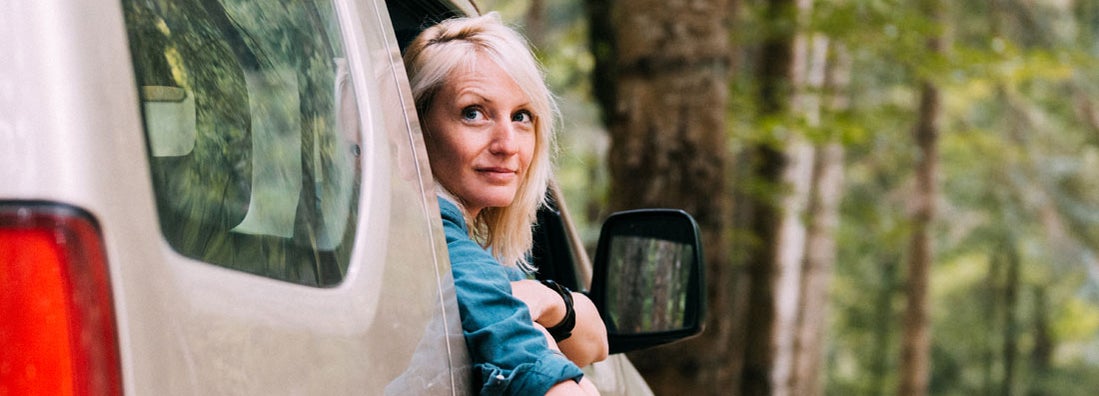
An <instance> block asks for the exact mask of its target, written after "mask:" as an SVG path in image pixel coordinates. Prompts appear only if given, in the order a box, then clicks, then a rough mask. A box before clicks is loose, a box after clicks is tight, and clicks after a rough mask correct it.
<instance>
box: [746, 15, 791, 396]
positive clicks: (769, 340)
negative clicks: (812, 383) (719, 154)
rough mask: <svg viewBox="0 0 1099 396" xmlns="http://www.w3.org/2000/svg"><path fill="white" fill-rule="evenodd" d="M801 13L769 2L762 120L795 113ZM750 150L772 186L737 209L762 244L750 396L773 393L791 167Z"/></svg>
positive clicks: (763, 181) (752, 312)
mask: <svg viewBox="0 0 1099 396" xmlns="http://www.w3.org/2000/svg"><path fill="white" fill-rule="evenodd" d="M796 10H797V8H796V4H795V2H794V0H768V2H767V4H766V16H765V20H766V23H767V25H769V26H775V27H776V30H775V31H773V32H771V34H770V35H768V36H767V37H766V38H765V40H764V44H763V47H762V53H761V54H760V62H761V64H760V66H759V71H760V76H759V83H760V98H759V103H760V117H761V118H769V117H781V116H783V115H785V114H786V113H787V112H788V111H789V109H790V104H791V98H792V90H791V86H792V84H791V82H792V80H793V65H794V35H795V33H796V29H793V27H794V26H795V25H796V24H795V23H793V21H794V19H793V18H794V17H795V16H796V15H797V11H796ZM780 27H786V28H785V29H782V28H780ZM751 150H752V157H751V158H750V161H751V164H752V167H753V168H752V172H751V174H750V175H749V176H748V177H749V178H750V179H751V180H750V181H749V182H750V183H752V184H755V185H770V186H769V187H767V188H764V189H763V191H761V192H758V193H756V194H754V195H752V196H750V197H749V200H748V202H747V205H746V207H744V208H743V209H739V208H738V210H750V211H751V212H752V214H751V217H752V226H751V233H752V235H753V236H754V237H755V238H756V239H757V241H758V242H757V243H756V244H755V245H754V246H752V247H751V249H748V253H747V254H746V257H745V259H746V261H747V265H748V277H749V280H748V283H749V285H750V290H749V297H748V301H747V304H748V312H747V318H746V319H745V322H746V323H745V326H746V330H745V331H746V333H745V345H744V367H743V369H742V372H741V383H740V390H741V392H742V394H744V395H746V396H756V395H771V394H773V392H774V387H773V376H774V374H775V373H774V371H773V370H774V367H775V359H776V353H777V350H776V347H777V345H776V341H777V339H776V337H777V326H776V321H777V320H779V318H778V316H777V314H778V312H777V304H778V302H777V299H776V294H777V291H778V290H779V287H780V286H779V284H778V281H779V277H780V271H781V269H780V268H779V267H778V265H777V263H778V257H779V254H780V253H779V248H780V243H779V238H780V237H779V233H780V230H781V229H782V221H783V220H782V219H783V215H782V209H781V207H780V206H779V205H780V204H779V202H780V200H782V195H781V193H780V192H781V190H782V189H781V187H780V183H781V181H782V180H783V174H784V172H786V169H787V168H788V167H789V166H790V164H789V163H788V162H787V159H788V158H787V157H786V156H785V155H784V152H783V151H781V150H780V149H778V148H776V147H774V146H773V145H768V144H759V145H757V146H756V147H754V148H752V149H751Z"/></svg>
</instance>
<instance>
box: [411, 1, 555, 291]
mask: <svg viewBox="0 0 1099 396" xmlns="http://www.w3.org/2000/svg"><path fill="white" fill-rule="evenodd" d="M478 56H485V57H487V58H488V59H490V60H492V61H493V62H494V63H496V65H498V66H500V68H501V69H503V70H504V71H505V72H506V73H507V74H508V75H509V76H511V79H512V80H514V81H515V83H516V85H518V86H519V87H521V88H522V90H523V92H524V93H525V94H526V95H527V98H528V99H529V100H530V110H531V111H532V113H534V131H535V136H536V142H535V147H534V154H533V156H532V157H531V162H530V166H529V167H528V169H527V176H526V178H525V180H523V181H522V183H521V184H520V185H519V189H518V191H517V192H516V194H515V200H514V201H512V203H511V205H508V206H505V207H489V208H485V209H482V210H481V211H480V213H478V214H477V217H476V218H473V219H468V218H467V219H466V221H467V223H469V224H470V227H469V228H470V235H471V236H472V237H473V238H474V239H476V240H477V241H478V242H479V243H480V244H481V245H482V246H484V247H486V248H490V249H491V251H492V255H493V256H495V257H496V259H497V260H499V261H500V263H502V264H504V265H507V266H515V267H519V268H520V269H523V270H524V271H527V272H533V271H534V270H535V269H536V268H534V267H533V266H532V265H531V263H530V262H529V260H528V258H527V252H528V251H530V249H531V246H532V245H533V233H532V231H533V230H532V227H533V225H534V223H535V221H536V220H537V212H538V208H539V207H541V206H542V205H543V204H544V203H545V196H546V188H547V186H548V184H549V180H550V177H551V175H552V173H553V172H552V158H551V156H552V153H553V150H552V148H553V144H554V129H555V127H556V123H557V118H558V109H557V103H556V101H555V99H554V97H553V94H552V93H551V92H550V90H549V87H547V86H546V82H545V77H544V75H543V72H542V68H541V66H540V65H539V64H538V61H537V60H535V58H534V54H533V53H532V52H531V50H530V47H529V46H528V43H527V41H526V39H524V38H523V36H522V35H520V34H519V33H518V32H516V31H515V30H513V29H512V28H510V27H508V26H506V25H504V24H503V22H501V21H500V17H499V15H497V14H496V13H495V12H492V13H488V14H486V15H484V16H480V17H468V18H453V19H448V20H445V21H443V22H440V23H439V24H437V25H435V26H432V27H429V28H427V29H426V30H424V31H423V33H420V35H419V36H417V37H416V39H415V40H413V41H412V43H411V44H409V46H408V49H407V50H405V55H404V63H405V68H406V69H407V70H408V75H409V81H410V83H411V85H412V96H413V98H414V99H415V102H416V110H417V112H419V114H420V116H421V117H423V116H424V115H426V114H427V111H428V109H430V108H431V105H432V103H433V100H434V99H435V94H436V93H438V91H439V90H440V89H441V88H442V86H443V84H445V83H446V80H447V78H449V77H450V75H451V74H452V73H453V72H454V71H455V70H457V69H459V68H460V67H469V66H470V65H472V64H473V62H474V61H475V60H476V58H477V57H478ZM420 124H421V125H423V119H422V118H421V123H420ZM424 135H425V138H426V139H430V138H431V131H425V132H424ZM436 185H437V186H438V187H439V188H442V186H441V185H439V184H438V183H436ZM443 195H444V196H447V197H452V198H457V199H455V201H457V202H456V203H458V204H459V206H461V205H462V202H461V197H454V196H453V195H452V194H449V192H446V193H444V194H443ZM463 212H465V210H464V208H463Z"/></svg>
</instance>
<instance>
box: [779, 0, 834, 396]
mask: <svg viewBox="0 0 1099 396" xmlns="http://www.w3.org/2000/svg"><path fill="white" fill-rule="evenodd" d="M795 5H796V8H795V12H796V15H795V16H794V19H795V20H796V21H797V26H798V27H799V28H798V31H796V32H795V38H794V58H793V60H792V62H793V65H792V66H793V70H792V71H791V83H792V86H793V91H794V93H793V97H792V100H791V102H792V106H791V108H792V110H793V114H795V115H796V117H795V118H801V119H803V120H804V124H803V125H805V126H806V127H808V128H816V127H819V126H820V113H821V98H820V92H821V89H822V87H823V86H824V76H825V62H826V59H827V54H828V39H827V38H826V37H824V36H823V35H819V34H813V33H810V32H807V31H806V30H807V26H808V18H809V16H810V15H811V14H812V6H813V3H812V0H797V2H796V4H795ZM792 124H793V125H802V124H799V123H792ZM789 128H796V127H793V126H791V127H789ZM806 132H807V131H802V130H795V131H794V132H793V133H790V134H788V135H789V136H790V138H789V139H788V141H787V142H786V143H787V148H786V154H785V155H786V169H784V171H783V175H782V176H783V177H782V183H783V186H784V188H783V189H782V190H783V191H784V192H785V196H784V197H783V198H782V201H781V207H780V212H781V213H782V217H781V219H780V222H779V234H778V238H777V240H776V246H775V249H776V250H777V251H778V253H777V260H778V261H777V263H776V264H775V265H776V267H777V268H778V281H777V282H776V287H775V309H776V314H775V362H774V367H773V371H772V373H771V382H772V384H773V385H772V386H773V391H772V393H771V394H772V395H775V396H786V395H789V394H791V392H792V391H793V389H794V386H795V381H796V378H795V377H794V368H795V365H796V362H797V339H798V334H799V333H800V332H799V327H798V324H799V323H800V321H801V320H800V318H799V315H800V313H801V312H802V309H801V303H803V302H804V301H803V300H802V296H803V295H804V290H803V289H802V286H803V285H804V281H805V279H804V271H803V269H804V266H805V262H806V249H807V248H808V222H811V221H813V218H812V213H810V211H809V206H810V201H811V199H812V197H811V194H812V193H813V183H814V170H815V165H816V164H815V162H816V145H815V144H813V142H811V141H810V140H809V138H808V137H807V136H806Z"/></svg>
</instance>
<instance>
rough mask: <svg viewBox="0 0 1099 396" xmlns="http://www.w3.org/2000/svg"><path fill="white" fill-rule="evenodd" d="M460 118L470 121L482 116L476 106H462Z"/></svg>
mask: <svg viewBox="0 0 1099 396" xmlns="http://www.w3.org/2000/svg"><path fill="white" fill-rule="evenodd" d="M462 118H464V119H466V120H470V121H472V120H477V119H480V118H482V117H481V110H479V109H477V108H476V107H467V108H464V109H462Z"/></svg>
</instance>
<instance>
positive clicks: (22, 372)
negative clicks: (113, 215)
mask: <svg viewBox="0 0 1099 396" xmlns="http://www.w3.org/2000/svg"><path fill="white" fill-rule="evenodd" d="M109 281H110V278H109V277H108V275H107V261H106V255H105V253H104V250H103V244H102V239H101V237H100V234H99V229H98V227H97V226H96V224H95V222H94V220H92V218H91V217H90V216H89V215H88V214H87V213H84V212H82V211H79V210H77V209H73V208H70V207H66V206H61V205H52V204H44V203H0V395H118V394H121V393H122V392H121V379H120V374H119V370H120V368H119V359H118V342H117V335H116V332H115V323H114V312H113V308H112V303H111V292H110V283H109Z"/></svg>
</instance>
